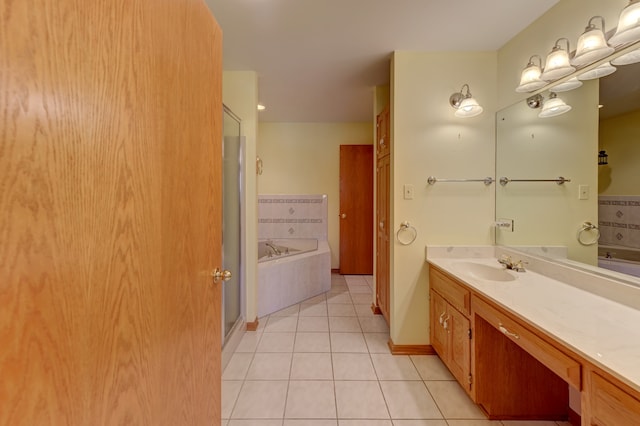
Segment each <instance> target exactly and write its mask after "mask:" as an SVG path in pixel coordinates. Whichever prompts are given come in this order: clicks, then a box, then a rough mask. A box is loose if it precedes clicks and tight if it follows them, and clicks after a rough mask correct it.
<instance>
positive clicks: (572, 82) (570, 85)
mask: <svg viewBox="0 0 640 426" xmlns="http://www.w3.org/2000/svg"><path fill="white" fill-rule="evenodd" d="M580 86H582V82H581V81H580V80H578V77H573V78H570V79H569V80H567V81H565V82H564V83H560V84H556V85H555V86H553V87H552V88H550V89H549V91H550V92H556V93H560V92H568V91H569V90H573V89H577V88H578V87H580Z"/></svg>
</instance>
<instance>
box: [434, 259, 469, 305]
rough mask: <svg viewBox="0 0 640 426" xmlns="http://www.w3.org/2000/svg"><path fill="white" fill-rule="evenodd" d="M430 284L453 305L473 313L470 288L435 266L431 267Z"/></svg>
mask: <svg viewBox="0 0 640 426" xmlns="http://www.w3.org/2000/svg"><path fill="white" fill-rule="evenodd" d="M429 285H430V286H431V288H432V289H433V290H434V291H436V292H438V293H440V295H441V296H442V297H444V298H445V299H446V300H447V302H449V304H450V305H451V306H453V307H454V308H456V309H457V310H459V311H460V312H462V313H463V314H465V315H467V316H469V314H470V313H471V303H470V301H471V293H470V292H469V290H467V289H466V288H465V287H463V286H462V285H460V284H458V283H456V282H455V281H453V280H452V279H451V278H449V277H448V276H446V275H445V274H443V273H442V272H440V271H439V270H437V269H435V268H434V267H433V266H431V267H430V268H429Z"/></svg>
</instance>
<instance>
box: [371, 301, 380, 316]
mask: <svg viewBox="0 0 640 426" xmlns="http://www.w3.org/2000/svg"><path fill="white" fill-rule="evenodd" d="M371 312H373V315H382V311H381V310H380V307H379V306H378V305H376V304H375V303H372V304H371Z"/></svg>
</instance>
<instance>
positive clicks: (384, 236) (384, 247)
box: [376, 155, 391, 323]
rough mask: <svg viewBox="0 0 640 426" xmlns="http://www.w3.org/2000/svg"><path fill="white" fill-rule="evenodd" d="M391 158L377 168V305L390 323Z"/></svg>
mask: <svg viewBox="0 0 640 426" xmlns="http://www.w3.org/2000/svg"><path fill="white" fill-rule="evenodd" d="M390 172H391V167H390V163H389V156H388V155H387V156H385V157H383V158H381V159H379V160H378V165H377V167H376V303H377V305H378V306H377V307H378V309H379V310H380V312H381V313H382V315H383V316H384V318H385V319H386V320H387V323H388V322H389V308H390V303H391V301H390V293H391V289H390V288H389V285H390V283H389V262H390V253H389V251H390V247H389V246H390V238H389V235H390V231H389V209H390V205H389V193H390V188H389V182H390V179H391V175H390Z"/></svg>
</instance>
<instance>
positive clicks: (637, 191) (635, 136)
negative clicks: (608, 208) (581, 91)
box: [598, 110, 640, 195]
mask: <svg viewBox="0 0 640 426" xmlns="http://www.w3.org/2000/svg"><path fill="white" fill-rule="evenodd" d="M638 123H640V110H639V111H634V112H631V113H629V114H625V115H621V116H619V117H614V118H610V119H608V120H603V121H601V122H600V149H604V150H606V151H607V154H609V164H608V165H607V166H599V167H598V172H599V181H598V183H599V192H600V194H601V195H640V185H638V182H640V166H638V164H639V163H640V129H639V128H638Z"/></svg>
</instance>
